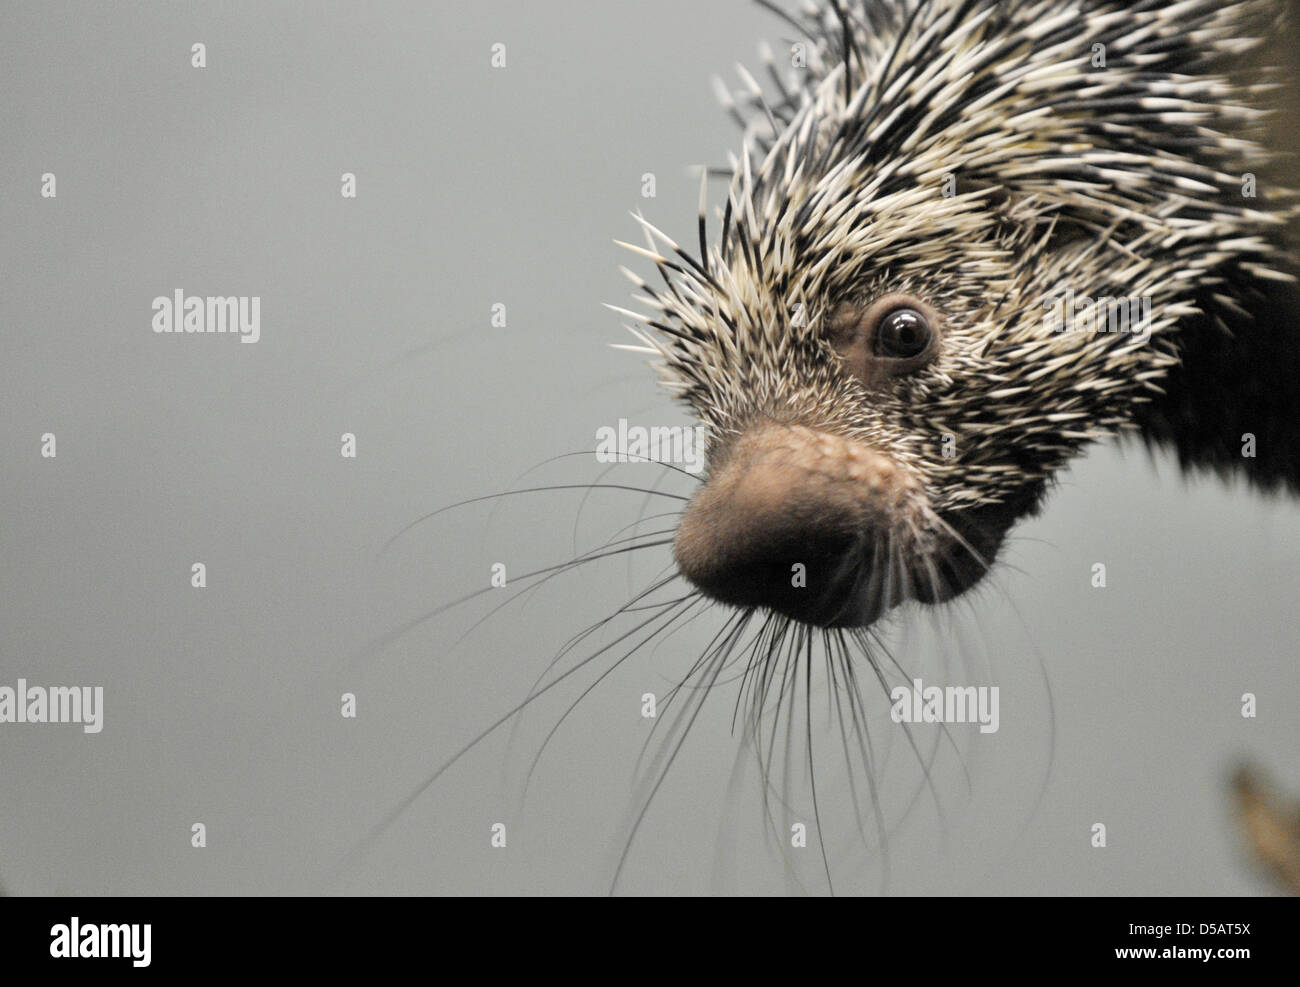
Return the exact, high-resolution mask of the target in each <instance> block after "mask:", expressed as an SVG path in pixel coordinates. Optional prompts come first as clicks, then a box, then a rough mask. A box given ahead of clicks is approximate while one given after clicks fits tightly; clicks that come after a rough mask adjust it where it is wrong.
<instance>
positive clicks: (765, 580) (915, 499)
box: [674, 426, 1039, 627]
mask: <svg viewBox="0 0 1300 987" xmlns="http://www.w3.org/2000/svg"><path fill="white" fill-rule="evenodd" d="M1038 496H1039V495H1038V492H1037V490H1036V489H1033V488H1031V489H1027V490H1026V491H1025V492H1024V493H1023V494H1022V495H1019V496H1017V497H1015V498H1013V499H1012V500H1011V501H1009V502H1003V503H997V504H989V505H985V506H981V507H975V508H968V509H965V510H961V511H948V512H944V513H942V514H937V513H935V512H934V511H931V510H928V509H925V508H923V507H921V506H919V505H922V504H924V502H925V497H924V494H923V493H922V492H921V490H920V487H919V484H918V482H917V481H916V479H915V477H913V476H911V475H910V474H909V473H908V472H907V471H905V470H904V469H902V468H900V467H899V466H898V465H897V464H895V463H894V462H893V461H892V460H890V459H889V458H888V457H887V456H884V455H882V454H880V453H877V452H875V451H873V450H870V449H868V448H866V447H863V446H861V445H860V444H858V443H856V442H854V441H852V440H849V439H845V438H843V437H840V436H835V435H828V434H827V433H824V432H821V431H818V430H815V429H808V428H804V427H800V426H795V427H788V426H764V427H762V428H759V429H756V430H754V431H753V432H751V433H748V434H746V435H744V436H742V437H741V439H740V440H738V441H737V442H736V443H735V446H734V447H733V448H730V449H727V450H725V451H724V453H723V454H722V455H721V456H720V457H719V461H718V462H717V463H716V464H711V470H710V475H709V477H708V479H707V480H706V482H705V483H704V484H703V485H702V487H701V488H700V489H699V490H698V491H697V492H696V495H695V497H693V498H692V500H691V502H690V504H689V505H688V506H687V510H686V512H685V514H684V516H683V518H682V522H681V525H680V526H679V528H678V532H677V537H676V539H675V544H674V555H675V556H676V559H677V564H678V567H679V569H680V570H681V572H682V574H683V575H684V576H686V578H687V579H688V580H690V581H691V582H692V583H693V584H694V585H695V586H696V587H697V588H698V589H699V590H701V591H702V592H703V593H704V594H705V595H706V596H709V597H711V598H713V599H715V600H718V601H720V602H722V603H726V604H730V605H732V606H736V607H740V608H764V609H767V610H771V611H775V612H777V613H781V614H784V615H786V616H788V617H791V618H793V619H795V620H797V621H800V622H802V623H805V624H812V625H816V626H821V627H864V626H868V625H870V624H873V623H875V622H876V621H877V620H879V619H880V618H881V617H882V616H884V615H885V614H886V613H888V612H889V611H891V610H893V609H894V608H895V607H897V606H899V605H901V604H903V603H906V602H909V601H914V602H917V603H925V604H937V603H942V602H945V601H947V600H951V599H953V598H955V597H957V596H959V595H961V594H962V593H964V592H966V591H967V590H969V589H971V588H972V587H973V586H975V585H976V584H977V583H978V582H979V581H980V580H981V579H982V578H983V577H984V575H985V574H986V573H987V572H988V569H989V567H990V566H991V565H992V563H993V561H994V558H995V557H996V555H997V553H998V551H999V549H1000V548H1001V545H1002V542H1003V540H1004V538H1005V535H1006V532H1007V531H1008V529H1009V528H1010V527H1011V525H1012V524H1014V523H1015V521H1016V520H1017V519H1018V518H1020V517H1022V516H1023V515H1024V514H1025V513H1027V512H1028V511H1029V510H1031V509H1032V508H1033V506H1034V504H1036V502H1037V500H1038Z"/></svg>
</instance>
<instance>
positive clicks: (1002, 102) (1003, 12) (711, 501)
mask: <svg viewBox="0 0 1300 987" xmlns="http://www.w3.org/2000/svg"><path fill="white" fill-rule="evenodd" d="M764 6H770V5H768V4H766V3H765V4H764ZM774 9H775V8H774ZM778 12H779V11H778ZM1280 15H1281V8H1280V7H1279V6H1278V5H1277V4H1274V3H1267V2H1249V0H1248V2H1239V3H1227V4H1220V3H1217V2H1199V0H1191V2H1185V3H1177V4H1164V3H1153V2H1144V3H1135V4H1129V3H1123V2H1119V3H1116V2H1109V0H1098V2H1077V0H1075V2H1062V0H1038V2H1033V0H1025V2H1001V3H992V2H979V0H965V2H963V0H948V2H926V0H918V2H911V3H904V2H890V0H880V2H871V0H866V2H861V0H860V2H853V3H842V4H841V3H836V2H835V0H831V2H829V3H826V4H822V5H817V4H808V5H807V6H806V8H805V11H804V13H802V14H801V15H789V14H782V16H784V17H785V19H786V21H787V24H788V26H789V27H791V28H793V29H794V31H795V36H796V39H799V38H807V39H812V47H811V49H810V51H808V53H807V54H808V55H809V57H810V61H809V63H808V66H807V69H806V71H805V72H804V74H803V76H802V78H801V79H796V80H795V82H787V81H786V80H785V79H784V78H783V76H782V75H781V73H779V72H777V71H775V69H774V65H773V62H772V60H771V58H770V55H769V56H768V58H767V59H766V60H767V63H768V69H769V74H770V76H771V79H772V82H773V83H774V84H775V86H776V89H777V91H778V93H779V96H777V97H774V98H772V99H766V98H765V97H764V96H763V94H762V90H761V88H760V87H759V85H758V84H757V82H756V81H754V79H753V77H752V76H750V75H748V74H747V73H743V70H742V75H743V76H744V81H745V82H746V83H747V84H748V86H747V88H748V96H747V97H742V99H741V101H735V100H732V99H731V98H730V97H728V96H727V94H726V92H725V90H724V91H723V99H724V103H725V105H727V107H728V108H729V109H730V110H731V111H732V113H733V115H734V116H735V117H736V119H737V120H738V122H739V123H740V125H741V127H742V129H743V132H744V142H743V147H742V149H741V153H740V156H739V158H738V160H736V161H735V162H734V168H733V171H732V176H731V181H730V186H729V190H728V196H727V201H726V206H725V210H724V213H723V216H722V231H721V237H720V240H719V242H718V243H717V244H716V245H715V246H712V247H710V246H709V244H708V242H707V237H706V221H705V211H704V196H703V188H702V191H701V211H700V217H699V250H698V255H696V256H692V255H691V253H690V252H688V251H687V250H686V249H684V248H682V247H679V246H678V244H677V243H676V242H674V241H673V240H671V239H669V238H668V237H667V236H666V235H665V234H663V233H661V232H660V231H659V230H657V229H655V228H654V227H651V226H649V224H643V225H645V226H646V228H647V230H648V233H649V237H650V248H649V249H648V250H646V251H642V253H644V254H648V255H649V256H650V259H651V260H652V261H653V262H654V263H655V264H656V266H657V267H658V270H659V273H660V274H661V275H662V276H663V281H664V285H665V287H663V288H658V287H655V286H652V285H651V284H649V283H647V282H645V281H643V280H641V279H640V278H637V277H636V276H635V275H633V279H634V281H635V283H636V284H637V287H638V288H639V289H640V290H641V292H642V301H643V302H644V303H646V305H648V306H649V307H650V308H651V309H652V311H651V312H650V313H649V314H643V315H638V316H636V317H635V323H636V324H633V325H631V326H629V328H630V329H631V330H632V331H633V332H634V334H635V335H636V336H637V338H638V341H639V344H640V345H639V347H638V348H639V349H641V350H642V351H643V352H646V353H647V354H648V355H649V356H651V357H652V358H653V359H654V361H655V363H656V365H657V367H658V369H659V371H660V375H661V378H662V381H663V383H664V384H666V386H667V387H668V388H669V389H670V390H671V391H673V392H674V393H675V394H676V395H677V396H678V397H680V398H681V399H682V400H683V401H684V402H685V403H686V404H687V406H688V407H689V408H690V410H691V411H692V413H693V414H694V415H695V416H696V417H697V418H698V419H699V420H700V421H701V422H702V423H703V424H705V425H706V426H707V427H708V429H709V433H710V436H711V439H712V442H711V449H710V453H709V466H708V471H707V474H706V478H705V481H704V482H703V483H702V484H701V486H700V488H699V489H698V490H697V492H696V493H695V495H694V496H693V497H692V499H691V501H690V503H689V505H688V506H687V508H686V511H685V513H684V516H683V517H682V520H681V523H680V525H679V527H678V530H677V532H676V536H675V543H674V556H675V559H676V562H677V564H678V567H679V569H680V572H681V573H682V574H683V575H684V576H685V577H686V578H687V579H688V580H689V581H690V582H691V583H692V584H693V585H694V586H695V587H697V588H698V589H699V590H700V591H701V592H703V593H704V594H705V595H707V596H708V597H711V598H713V599H715V600H717V601H721V602H722V603H725V604H729V605H731V606H734V607H737V608H741V609H749V608H756V609H759V610H766V611H768V612H769V613H772V614H774V615H780V616H781V617H784V618H788V620H789V621H790V622H793V625H794V626H795V627H796V628H798V627H806V628H810V629H811V628H818V627H820V628H832V629H833V628H839V627H847V628H851V629H861V628H866V627H869V626H870V625H872V624H874V623H875V622H876V621H878V620H879V619H880V618H881V617H882V616H883V615H885V614H887V613H888V612H889V611H890V610H892V609H893V608H895V607H897V606H899V605H900V604H901V603H903V602H905V601H907V600H914V601H917V602H920V603H936V602H941V601H944V600H947V599H950V598H952V597H954V596H956V595H959V594H961V593H963V592H965V591H966V590H968V589H970V588H971V587H972V586H973V585H975V584H976V583H978V582H979V581H980V580H981V578H982V577H983V576H984V575H985V574H986V573H987V571H988V570H989V568H990V566H991V565H992V564H993V562H994V560H995V558H996V556H997V554H998V551H999V548H1000V546H1001V544H1002V542H1003V540H1004V537H1005V535H1006V533H1007V531H1008V530H1009V528H1010V527H1011V526H1012V525H1013V524H1014V523H1015V522H1016V521H1017V520H1019V519H1021V518H1023V517H1025V516H1027V515H1030V514H1033V513H1035V512H1037V511H1038V509H1039V508H1040V505H1041V503H1042V501H1043V498H1044V495H1045V493H1046V491H1047V490H1048V488H1049V486H1050V484H1051V482H1052V480H1053V477H1054V476H1055V474H1056V473H1057V472H1058V471H1059V470H1060V469H1061V468H1062V467H1063V466H1064V465H1065V464H1066V463H1068V462H1069V461H1070V460H1071V459H1072V458H1073V457H1075V456H1076V455H1077V454H1079V453H1080V451H1081V450H1083V449H1084V448H1085V447H1086V446H1087V445H1088V444H1090V443H1092V442H1095V441H1096V440H1098V439H1101V438H1104V437H1106V436H1109V435H1112V434H1114V433H1117V432H1125V431H1130V432H1131V431H1136V432H1137V433H1138V434H1139V435H1141V436H1142V437H1143V439H1144V440H1145V441H1147V442H1148V443H1149V444H1152V445H1168V446H1171V447H1172V448H1173V449H1174V450H1175V452H1176V454H1177V456H1178V458H1179V460H1180V462H1181V464H1182V465H1183V467H1184V468H1186V469H1197V468H1209V469H1213V470H1216V471H1218V472H1220V473H1223V474H1231V473H1237V474H1242V475H1244V476H1245V477H1246V478H1247V479H1248V480H1249V481H1250V482H1251V483H1252V484H1253V485H1255V486H1257V487H1259V488H1261V489H1264V490H1272V489H1275V488H1284V489H1287V490H1289V491H1290V492H1292V493H1294V492H1296V491H1297V490H1300V387H1297V381H1300V301H1298V298H1300V296H1298V294H1297V291H1296V286H1295V279H1294V276H1293V273H1292V272H1293V263H1292V260H1291V258H1290V256H1289V254H1288V247H1287V243H1286V224H1287V221H1288V219H1290V218H1291V217H1293V216H1294V215H1295V199H1294V197H1293V195H1292V193H1291V192H1289V191H1288V190H1285V189H1281V188H1275V187H1271V186H1270V187H1267V188H1265V187H1262V186H1256V187H1255V189H1253V190H1252V189H1251V188H1250V183H1251V181H1252V180H1255V179H1256V178H1257V173H1259V172H1261V171H1262V170H1264V169H1266V168H1267V167H1268V165H1269V162H1270V155H1269V153H1268V152H1267V150H1266V149H1265V147H1264V145H1263V144H1262V142H1261V140H1260V133H1261V130H1260V122H1261V118H1262V116H1263V113H1262V111H1261V110H1260V109H1258V108H1257V106H1256V105H1255V102H1256V97H1257V95H1258V92H1259V89H1258V88H1257V87H1253V86H1251V85H1248V84H1245V83H1242V82H1240V81H1236V80H1234V79H1233V78H1232V77H1230V76H1229V75H1227V74H1225V73H1226V68H1225V67H1226V66H1227V65H1228V64H1229V63H1231V62H1232V61H1233V60H1234V59H1235V58H1236V56H1238V55H1240V54H1241V53H1242V52H1244V51H1245V50H1246V49H1248V48H1250V47H1252V45H1253V44H1254V42H1253V41H1252V40H1250V39H1253V38H1259V37H1263V36H1266V35H1267V34H1268V33H1269V31H1270V29H1272V30H1276V28H1277V26H1278V23H1279V20H1280ZM795 43H796V44H797V43H798V42H797V41H796V42H795ZM1236 71H1237V72H1238V74H1240V72H1241V70H1240V69H1239V68H1238V69H1236ZM746 106H747V107H748V108H749V109H750V111H751V112H750V114H749V115H748V116H747V115H746V114H745V112H743V108H745V107H746ZM1252 191H1253V193H1254V194H1252ZM1067 293H1073V295H1074V296H1077V297H1085V296H1086V297H1088V298H1090V299H1094V300H1096V299H1114V298H1119V299H1134V298H1140V299H1143V300H1145V301H1147V302H1149V305H1150V315H1149V317H1148V320H1147V321H1146V322H1145V323H1144V325H1143V328H1142V331H1141V332H1133V331H1129V332H1123V331H1119V332H1116V331H1114V330H1115V328H1116V327H1115V325H1114V323H1113V322H1110V321H1108V320H1107V319H1105V318H1096V316H1095V315H1094V319H1095V321H1093V323H1092V324H1091V325H1089V324H1087V322H1086V321H1085V324H1083V325H1072V324H1070V319H1069V316H1065V317H1064V318H1063V319H1062V318H1061V317H1060V315H1058V319H1057V320H1054V319H1053V318H1052V316H1051V314H1050V313H1051V312H1053V311H1056V312H1057V313H1062V314H1063V312H1064V311H1065V310H1064V309H1063V307H1058V302H1059V300H1060V299H1061V298H1062V296H1064V295H1066V294H1067ZM644 307H646V306H644V305H643V308H644ZM1096 312H1100V308H1097V309H1094V313H1096ZM1107 314H1109V313H1107ZM1063 323H1064V324H1063ZM1121 328H1123V327H1121ZM1134 328H1136V325H1134V326H1130V327H1129V329H1130V330H1132V329H1134ZM1251 437H1253V439H1254V442H1255V443H1256V449H1255V450H1254V452H1255V454H1254V455H1253V456H1250V455H1243V442H1246V441H1248V440H1249V439H1250V438H1251ZM796 567H800V568H803V569H804V570H805V571H806V581H801V580H795V579H792V576H791V574H792V571H793V569H794V568H796ZM815 633H816V632H815V631H811V630H810V631H809V634H810V636H811V635H814V634H815ZM823 633H825V632H823ZM858 640H859V642H860V643H862V644H864V645H865V644H866V640H865V639H864V638H862V637H859V638H858ZM807 659H808V661H809V662H811V654H809V655H808V656H807ZM762 674H763V673H762V672H760V673H759V677H760V678H761V677H762ZM761 691H762V690H760V701H761ZM760 756H761V755H760ZM828 878H829V872H828Z"/></svg>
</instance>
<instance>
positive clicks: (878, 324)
mask: <svg viewBox="0 0 1300 987" xmlns="http://www.w3.org/2000/svg"><path fill="white" fill-rule="evenodd" d="M827 336H828V341H829V342H830V344H831V346H833V347H834V348H835V350H836V351H837V352H838V353H839V354H840V356H841V357H843V358H844V362H845V364H846V368H847V369H848V371H849V372H850V373H851V374H853V376H855V377H857V378H858V380H860V381H862V383H864V384H866V385H867V386H868V387H873V388H874V387H881V386H884V385H885V383H886V382H887V381H888V380H889V379H890V378H892V377H900V376H903V375H905V374H910V373H913V372H914V371H917V370H919V369H921V368H922V367H924V366H925V365H926V364H928V363H930V361H932V360H933V359H934V358H935V357H936V356H937V355H938V352H939V343H940V324H939V315H938V313H937V312H936V311H935V310H934V309H933V308H931V307H930V306H929V305H928V304H926V303H925V302H923V301H921V300H920V299H919V298H915V297H913V296H912V295H905V294H890V295H886V296H884V297H883V298H877V299H876V300H875V301H874V302H872V303H870V304H868V305H862V304H860V303H854V302H845V303H842V304H840V305H839V306H837V307H836V308H834V309H833V310H832V311H831V313H830V319H829V322H828V332H827Z"/></svg>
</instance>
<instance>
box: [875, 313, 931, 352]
mask: <svg viewBox="0 0 1300 987" xmlns="http://www.w3.org/2000/svg"><path fill="white" fill-rule="evenodd" d="M929 345H930V323H929V320H927V319H926V317H925V316H924V315H923V314H922V313H920V312H918V311H917V310H916V309H914V308H896V309H892V310H891V311H889V312H887V313H885V315H884V317H883V318H881V320H880V322H879V323H878V324H877V326H876V336H875V339H874V340H873V341H872V349H873V350H875V352H876V355H877V356H883V357H886V358H889V359H895V360H910V359H911V358H912V357H914V356H917V355H918V354H920V353H922V352H924V351H925V348H926V347H927V346H929Z"/></svg>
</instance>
